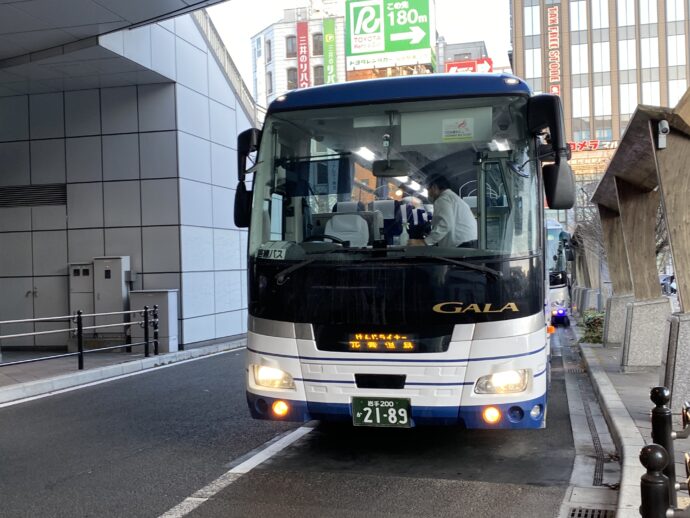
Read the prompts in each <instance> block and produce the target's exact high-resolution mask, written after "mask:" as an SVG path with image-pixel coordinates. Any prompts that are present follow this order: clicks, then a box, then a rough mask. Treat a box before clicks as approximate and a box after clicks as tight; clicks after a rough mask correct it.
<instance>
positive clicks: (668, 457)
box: [640, 387, 690, 518]
mask: <svg viewBox="0 0 690 518" xmlns="http://www.w3.org/2000/svg"><path fill="white" fill-rule="evenodd" d="M650 397H651V400H652V402H653V403H654V404H655V405H656V406H655V407H654V408H653V409H652V441H654V443H653V444H648V445H647V446H645V447H644V448H642V450H641V451H640V462H641V463H642V465H643V466H644V467H645V468H646V469H647V473H645V474H644V475H642V478H641V481H640V492H641V497H642V505H641V506H640V514H641V515H642V518H674V517H675V518H690V507H686V508H684V509H679V508H678V494H677V492H678V490H679V489H680V487H681V484H680V483H678V482H676V464H675V453H674V448H673V441H674V440H676V439H686V438H687V437H689V436H690V403H688V402H685V403H684V404H683V408H682V411H681V416H682V422H683V428H682V429H681V430H678V431H674V430H673V414H672V412H671V409H670V408H669V406H668V403H669V401H670V400H671V391H670V390H669V389H667V388H666V387H655V388H653V389H652V392H651V396H650ZM685 474H686V477H687V478H686V479H685V481H684V485H685V486H686V487H687V489H688V491H689V492H690V455H688V453H685Z"/></svg>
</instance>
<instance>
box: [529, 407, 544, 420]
mask: <svg viewBox="0 0 690 518" xmlns="http://www.w3.org/2000/svg"><path fill="white" fill-rule="evenodd" d="M529 416H530V417H531V418H532V419H539V418H540V417H541V405H534V406H533V407H532V410H530V411H529Z"/></svg>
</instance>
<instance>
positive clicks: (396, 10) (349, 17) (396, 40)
mask: <svg viewBox="0 0 690 518" xmlns="http://www.w3.org/2000/svg"><path fill="white" fill-rule="evenodd" d="M430 21H431V15H430V9H429V0H402V1H393V0H347V3H346V17H345V24H346V28H345V31H346V42H345V47H346V56H347V58H348V70H350V69H354V68H357V66H353V64H354V63H356V62H357V60H354V59H353V60H351V59H350V58H351V57H352V58H355V57H361V56H367V60H369V61H370V60H372V59H374V60H376V59H377V58H381V59H383V55H384V54H390V53H401V52H402V53H405V56H403V55H396V56H387V59H386V60H384V61H390V60H391V59H392V60H393V61H394V62H395V65H403V64H408V63H403V62H401V59H402V60H403V61H411V62H413V63H422V62H424V60H421V61H420V56H424V59H427V60H428V59H430V56H431V52H430V50H431V40H432V38H431V33H432V28H431V23H430ZM422 50H423V51H425V52H423V53H422V54H419V53H414V52H411V51H422ZM373 55H376V56H373ZM415 60H416V61H415ZM360 68H361V67H360Z"/></svg>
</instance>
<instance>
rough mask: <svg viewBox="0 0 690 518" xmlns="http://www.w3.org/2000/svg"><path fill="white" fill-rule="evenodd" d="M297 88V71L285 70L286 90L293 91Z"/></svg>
mask: <svg viewBox="0 0 690 518" xmlns="http://www.w3.org/2000/svg"><path fill="white" fill-rule="evenodd" d="M295 88H297V69H296V68H294V67H292V68H288V69H287V89H288V90H294V89H295Z"/></svg>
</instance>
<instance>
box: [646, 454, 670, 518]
mask: <svg viewBox="0 0 690 518" xmlns="http://www.w3.org/2000/svg"><path fill="white" fill-rule="evenodd" d="M640 462H641V463H642V465H643V466H644V467H645V468H647V473H645V474H644V475H642V476H641V477H640V494H641V497H642V505H640V514H641V515H642V518H666V513H667V511H668V509H669V508H670V507H671V505H670V501H669V486H670V483H669V480H668V477H667V476H666V475H664V474H663V473H662V471H663V469H664V468H665V467H666V465H667V464H668V462H669V456H668V453H667V452H666V450H665V449H664V447H663V446H659V445H658V444H648V445H647V446H645V447H644V448H642V450H640Z"/></svg>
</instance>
